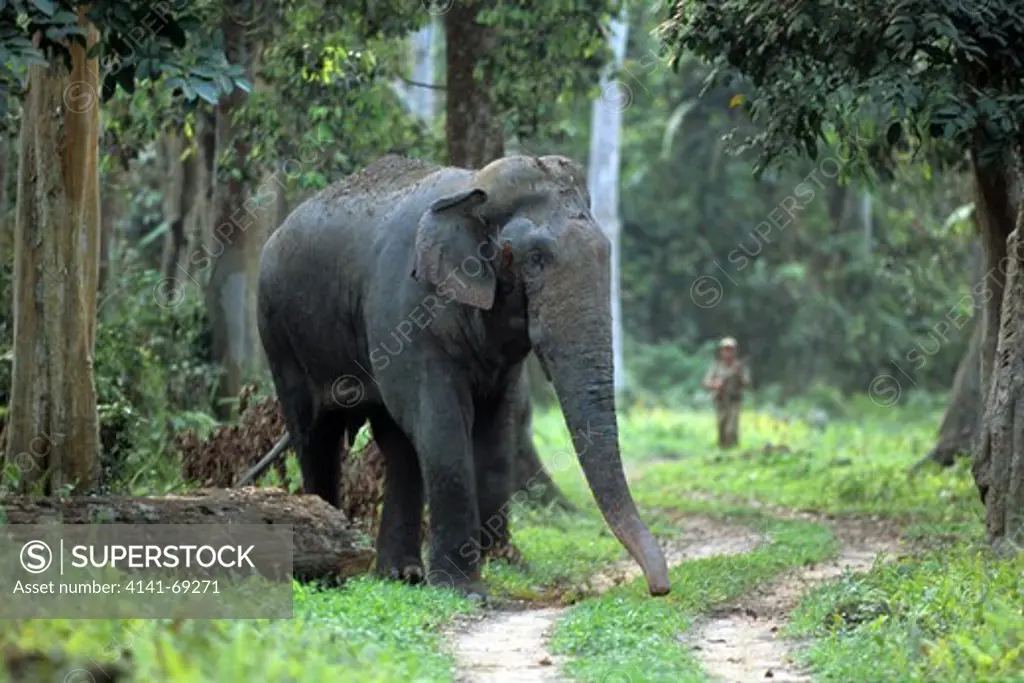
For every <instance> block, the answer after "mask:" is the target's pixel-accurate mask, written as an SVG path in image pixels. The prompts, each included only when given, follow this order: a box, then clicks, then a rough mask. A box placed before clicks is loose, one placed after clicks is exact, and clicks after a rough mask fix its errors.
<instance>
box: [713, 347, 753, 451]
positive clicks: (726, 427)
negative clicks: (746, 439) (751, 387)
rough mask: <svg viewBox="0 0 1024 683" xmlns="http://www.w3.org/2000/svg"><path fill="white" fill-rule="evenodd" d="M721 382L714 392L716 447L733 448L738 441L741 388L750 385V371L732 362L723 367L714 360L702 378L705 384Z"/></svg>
mask: <svg viewBox="0 0 1024 683" xmlns="http://www.w3.org/2000/svg"><path fill="white" fill-rule="evenodd" d="M719 379H720V380H723V384H722V388H721V389H719V390H718V391H716V392H715V398H714V402H715V414H716V416H717V417H718V445H719V446H720V447H722V448H729V447H731V446H735V445H736V444H737V443H738V442H739V439H740V408H741V407H742V405H743V387H744V385H745V384H750V370H749V369H747V366H746V365H745V364H740V363H739V362H738V361H733V362H732V364H731V365H725V364H724V363H723V362H722V361H720V360H716V361H714V362H713V363H712V364H711V367H710V368H708V374H707V375H705V376H704V381H705V382H711V381H714V380H719Z"/></svg>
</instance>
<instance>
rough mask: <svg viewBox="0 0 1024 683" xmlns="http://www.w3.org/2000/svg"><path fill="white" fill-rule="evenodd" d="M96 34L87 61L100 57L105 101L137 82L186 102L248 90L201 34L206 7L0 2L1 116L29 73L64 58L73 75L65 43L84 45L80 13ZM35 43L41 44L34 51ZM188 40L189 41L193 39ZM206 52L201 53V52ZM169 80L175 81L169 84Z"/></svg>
mask: <svg viewBox="0 0 1024 683" xmlns="http://www.w3.org/2000/svg"><path fill="white" fill-rule="evenodd" d="M86 6H87V7H88V12H87V17H88V19H89V21H91V22H92V23H93V24H94V25H95V26H96V28H97V29H98V30H99V32H100V42H99V44H98V45H97V46H96V48H94V52H92V53H91V55H90V56H98V57H100V75H102V77H103V81H102V90H103V93H102V97H103V100H104V101H106V100H109V99H110V98H111V97H112V96H113V95H114V93H115V92H116V90H117V89H118V87H120V88H121V89H123V90H125V91H127V92H129V93H131V92H133V91H134V88H135V83H136V81H138V80H150V81H157V80H159V79H161V78H167V79H168V82H169V83H170V84H171V86H172V87H174V88H175V90H176V92H178V93H180V94H181V95H183V96H184V98H185V99H186V100H191V101H194V100H196V99H197V98H200V97H201V98H203V99H205V100H207V101H210V102H215V101H216V99H217V97H219V96H220V95H221V94H224V93H228V92H231V91H232V90H233V89H234V88H236V87H239V88H242V89H246V90H248V89H250V88H251V85H250V84H249V83H248V82H247V81H246V79H244V78H243V77H242V70H241V69H240V68H239V67H237V66H232V65H230V64H228V62H227V60H226V59H225V57H224V51H223V49H222V47H221V46H220V45H219V44H217V43H216V42H214V43H213V44H211V43H210V42H208V40H207V39H208V36H207V35H206V34H205V32H203V31H201V28H202V26H203V24H204V18H205V17H204V13H207V12H208V11H209V6H208V5H206V4H204V3H197V2H190V1H189V0H173V1H171V0H166V1H164V2H149V1H147V0H92V1H91V2H88V3H79V2H71V1H69V0H0V103H2V104H0V107H2V110H0V116H6V115H7V100H8V96H9V95H14V96H15V97H20V96H21V95H23V94H24V87H25V85H26V83H25V79H26V69H27V67H28V66H30V65H32V64H38V65H44V66H48V65H50V64H52V62H53V60H54V59H61V60H63V61H64V63H65V65H67V66H68V67H69V68H70V59H71V57H70V53H69V51H68V43H69V41H74V42H77V43H78V44H80V45H82V46H85V44H86V43H85V41H86V34H85V29H84V28H83V27H82V26H80V25H79V21H78V12H79V11H80V9H81V8H82V7H86ZM33 37H38V41H39V42H38V45H33ZM190 38H191V40H190ZM204 45H205V46H206V47H203V46H204ZM172 81H173V82H172Z"/></svg>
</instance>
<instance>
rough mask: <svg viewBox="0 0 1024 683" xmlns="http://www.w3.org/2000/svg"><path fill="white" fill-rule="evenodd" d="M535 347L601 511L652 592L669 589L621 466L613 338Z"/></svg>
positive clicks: (663, 592) (663, 565)
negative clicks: (584, 345) (551, 348)
mask: <svg viewBox="0 0 1024 683" xmlns="http://www.w3.org/2000/svg"><path fill="white" fill-rule="evenodd" d="M608 322H609V323H610V321H608ZM608 327H609V328H610V324H609V325H608ZM607 337H608V335H600V334H597V335H585V336H583V337H582V338H584V339H590V340H591V342H592V343H593V340H595V339H598V340H599V339H602V338H605V339H607ZM609 342H610V340H609ZM577 350H579V349H577ZM537 351H538V353H537V355H538V357H539V358H540V359H541V360H542V362H543V363H544V365H545V369H546V371H547V372H548V373H549V375H550V377H551V380H552V382H553V384H554V385H555V391H556V393H557V394H558V399H559V402H560V404H561V406H562V413H563V414H564V416H565V421H566V425H567V426H568V427H569V431H570V432H571V433H572V438H573V445H574V447H575V449H576V454H577V456H578V457H579V460H580V465H581V466H582V468H583V473H584V474H585V475H586V478H587V483H588V484H589V485H590V490H591V491H592V492H593V494H594V500H595V501H597V506H598V508H599V509H600V510H601V514H602V515H604V518H605V521H606V522H607V523H608V526H609V527H610V528H611V530H612V531H613V532H614V534H615V536H616V537H617V538H618V539H619V541H620V542H621V543H622V544H623V545H624V546H625V547H626V549H627V550H628V551H629V554H630V555H632V556H633V559H635V560H636V561H637V563H638V564H639V565H640V567H641V568H642V569H643V572H644V576H645V577H646V579H647V586H648V589H649V590H650V593H651V595H666V594H668V592H669V581H668V567H667V565H666V563H665V556H664V555H663V554H662V552H661V548H660V547H659V546H658V544H657V542H656V541H655V540H654V536H652V535H651V532H650V530H649V529H648V528H647V526H646V525H645V524H644V523H643V521H641V519H640V515H639V513H638V512H637V509H636V505H635V504H634V502H633V497H632V496H631V495H630V492H629V486H628V484H627V483H626V475H625V473H624V472H623V470H622V461H621V459H620V456H619V441H618V424H617V420H616V415H615V390H614V382H613V373H612V352H611V343H607V344H601V343H600V342H597V343H596V344H594V345H593V346H591V348H589V349H586V350H584V351H583V352H581V353H578V354H573V355H570V354H567V353H565V354H557V355H550V354H547V353H544V350H543V349H537Z"/></svg>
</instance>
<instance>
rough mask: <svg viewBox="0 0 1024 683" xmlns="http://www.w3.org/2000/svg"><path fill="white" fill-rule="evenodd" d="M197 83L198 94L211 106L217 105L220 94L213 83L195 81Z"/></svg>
mask: <svg viewBox="0 0 1024 683" xmlns="http://www.w3.org/2000/svg"><path fill="white" fill-rule="evenodd" d="M193 82H194V83H195V88H196V93H197V94H198V95H199V96H200V97H202V98H203V99H204V100H206V101H207V102H209V103H210V104H217V99H218V93H217V88H216V87H215V86H214V85H213V83H205V82H203V81H193Z"/></svg>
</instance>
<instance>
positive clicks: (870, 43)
mask: <svg viewBox="0 0 1024 683" xmlns="http://www.w3.org/2000/svg"><path fill="white" fill-rule="evenodd" d="M659 34H660V35H661V36H662V37H663V38H664V40H665V41H666V42H667V43H668V45H669V46H670V47H671V48H672V50H673V52H674V57H673V59H674V60H678V59H679V58H680V57H681V56H682V54H683V53H684V51H690V52H693V53H695V54H696V55H698V56H700V57H702V58H705V59H707V60H709V61H711V62H712V63H713V64H714V66H715V68H716V73H715V78H716V79H721V78H733V79H735V77H736V76H737V75H740V76H742V77H745V78H747V79H749V81H750V83H752V85H753V88H752V91H751V92H750V93H749V94H748V97H747V105H746V106H748V107H749V109H750V112H751V114H752V116H753V117H754V119H755V120H756V121H757V122H758V123H759V124H760V125H761V126H762V131H761V132H760V133H759V134H758V135H756V136H752V137H751V138H750V139H749V140H748V142H749V143H750V144H755V145H757V146H758V147H759V148H760V152H761V155H760V160H759V164H758V171H759V172H760V171H761V170H763V168H764V167H765V166H766V165H768V164H770V163H772V162H773V161H774V160H776V159H780V158H782V157H784V156H787V155H792V154H798V155H802V154H806V155H807V156H810V157H811V158H814V157H815V155H816V153H817V147H818V140H821V139H825V137H826V135H827V134H828V133H832V134H838V135H839V137H840V139H841V140H842V144H843V145H844V147H845V148H846V149H847V150H848V151H849V152H850V153H851V155H852V156H853V157H854V158H853V160H852V161H851V163H850V168H849V169H848V170H851V171H853V172H857V173H859V174H860V175H863V176H868V175H869V169H870V167H871V166H872V165H887V164H888V163H889V162H890V161H891V160H893V159H895V158H898V156H899V155H900V154H901V153H903V154H906V153H909V152H921V151H925V152H927V151H929V150H934V149H936V148H937V147H938V146H939V145H940V144H943V143H944V144H949V145H952V146H953V147H954V148H955V149H957V150H959V152H960V153H961V155H962V154H963V152H965V151H971V152H972V153H973V154H974V155H976V156H977V157H978V158H979V160H980V161H981V163H988V162H989V161H992V160H994V159H995V158H997V157H999V156H1001V155H1004V154H1006V153H1008V152H1010V150H1011V149H1012V148H1013V147H1014V146H1015V145H1016V144H1017V143H1018V142H1019V141H1020V140H1021V131H1022V126H1021V124H1022V121H1024V92H1022V88H1021V83H1022V81H1024V53H1022V52H1021V51H1020V46H1021V45H1022V44H1024V4H1021V3H1020V2H1018V1H1016V0H860V1H859V2H856V3H851V2H847V1H846V0H789V1H787V2H762V1H761V0H709V1H694V0H674V2H673V3H672V6H671V9H670V17H669V19H668V20H667V21H665V22H664V23H663V24H662V26H661V27H660V28H659Z"/></svg>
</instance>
